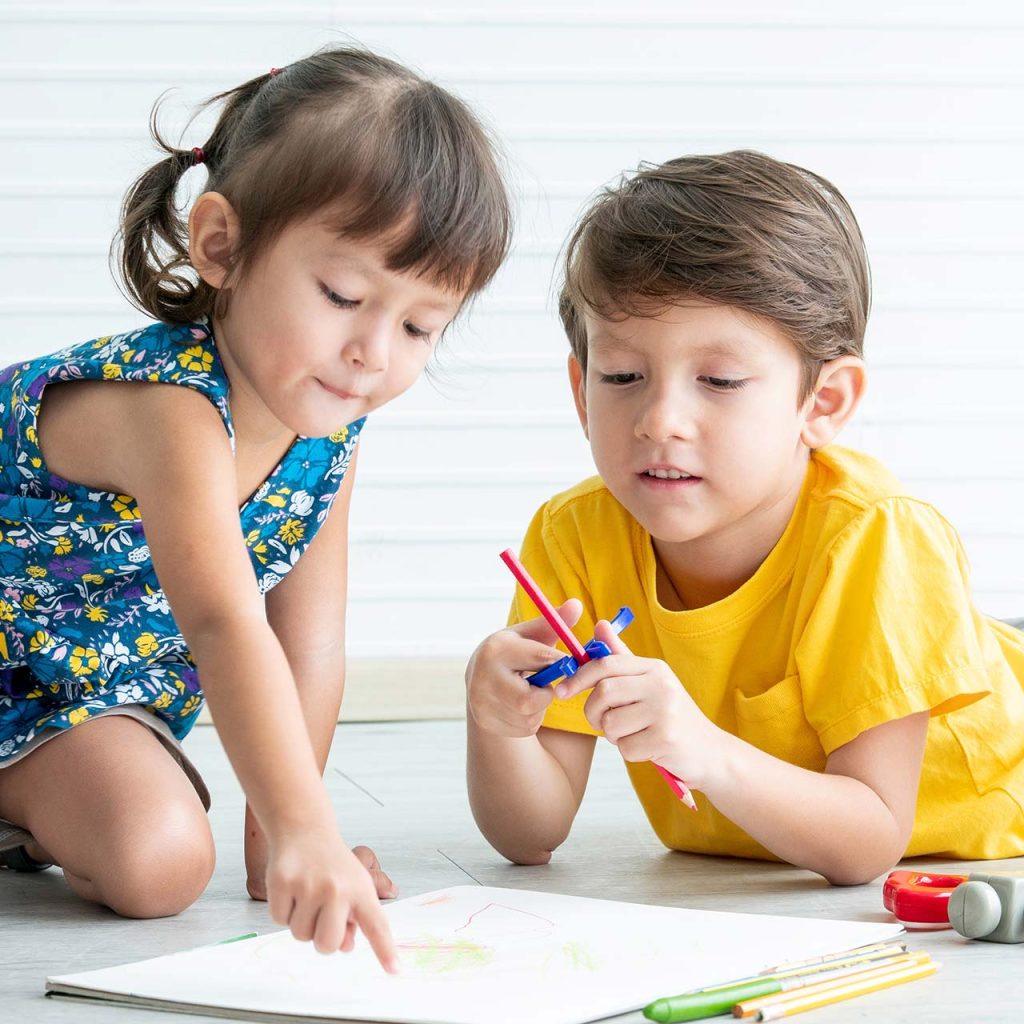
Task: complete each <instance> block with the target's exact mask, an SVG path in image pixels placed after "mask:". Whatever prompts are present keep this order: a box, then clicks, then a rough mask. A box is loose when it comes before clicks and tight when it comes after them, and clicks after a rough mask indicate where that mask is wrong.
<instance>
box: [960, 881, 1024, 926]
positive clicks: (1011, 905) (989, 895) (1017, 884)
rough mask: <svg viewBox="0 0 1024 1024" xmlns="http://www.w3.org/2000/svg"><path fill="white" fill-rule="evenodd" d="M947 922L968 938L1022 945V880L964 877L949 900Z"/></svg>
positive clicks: (1023, 920) (1023, 898)
mask: <svg viewBox="0 0 1024 1024" xmlns="http://www.w3.org/2000/svg"><path fill="white" fill-rule="evenodd" d="M949 923H950V924H951V925H952V926H953V927H954V928H955V929H956V930H957V931H958V932H959V933H960V934H961V935H965V936H967V938H969V939H982V940H984V941H985V942H1024V878H1013V877H1010V876H1007V875H983V874H977V873H972V874H970V875H968V876H967V881H966V882H964V883H963V884H962V885H958V886H957V887H956V888H955V889H954V890H953V893H952V895H951V896H950V897H949Z"/></svg>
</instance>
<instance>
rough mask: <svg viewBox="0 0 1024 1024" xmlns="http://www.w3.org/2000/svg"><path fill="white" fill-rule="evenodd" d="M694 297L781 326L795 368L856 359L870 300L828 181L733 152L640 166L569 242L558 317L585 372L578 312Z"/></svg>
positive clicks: (846, 209)
mask: <svg viewBox="0 0 1024 1024" xmlns="http://www.w3.org/2000/svg"><path fill="white" fill-rule="evenodd" d="M689 298H696V299H702V300H705V301H707V302H714V303H720V304H722V305H726V306H733V307H736V308H738V309H744V310H747V311H748V312H750V313H753V314H755V315H757V316H760V317H764V318H766V319H768V320H771V321H772V322H773V323H775V324H776V325H778V326H779V327H781V328H782V329H783V330H784V331H785V332H786V334H787V335H788V336H789V338H790V339H791V340H792V342H793V345H794V346H795V348H796V349H797V351H798V353H799V355H800V358H801V362H802V364H803V380H802V392H801V396H800V398H801V401H802V400H803V399H804V398H806V397H807V395H808V394H810V393H811V391H812V390H813V388H814V383H815V381H816V379H817V375H818V370H819V368H820V366H821V364H822V363H824V362H827V361H828V360H830V359H836V358H838V357H839V356H842V355H856V356H860V355H861V353H862V351H863V344H864V330H865V327H866V325H867V318H868V310H869V307H870V304H871V278H870V272H869V269H868V261H867V254H866V252H865V249H864V239H863V238H862V236H861V233H860V228H859V227H858V225H857V220H856V218H855V217H854V215H853V211H852V210H851V209H850V206H849V204H848V203H847V202H846V200H845V199H844V198H843V196H842V194H841V193H840V192H839V190H838V189H837V188H836V187H835V186H834V185H832V184H831V183H830V182H829V181H827V180H826V179H824V178H822V177H820V176H819V175H817V174H813V173H812V172H811V171H807V170H804V169H803V168H802V167H797V166H795V165H793V164H786V163H782V162H780V161H778V160H773V159H772V158H771V157H769V156H765V155H764V154H763V153H755V152H753V151H750V150H736V151H734V152H731V153H722V154H719V155H712V156H684V157H679V158H678V159H675V160H669V161H668V162H667V163H664V164H660V165H653V164H642V165H641V166H640V169H639V170H638V171H637V173H636V174H634V175H632V176H631V177H627V178H623V179H622V180H621V181H620V182H619V184H618V186H617V187H615V188H608V189H605V190H604V192H603V193H602V194H601V195H600V196H599V197H598V199H597V200H596V201H595V202H594V203H593V205H592V206H591V207H590V208H589V209H588V210H587V211H586V212H585V213H584V214H583V217H582V218H581V220H580V222H579V224H578V225H577V226H576V229H575V231H574V232H573V234H572V236H571V237H570V239H569V243H568V246H567V250H566V255H565V278H564V282H563V285H562V291H561V295H560V296H559V313H560V315H561V318H562V324H563V325H564V327H565V331H566V334H568V336H569V341H570V343H571V345H572V351H573V354H574V355H575V357H576V358H577V359H578V360H579V362H580V365H581V366H582V367H583V369H584V370H586V365H587V335H586V327H585V324H584V321H583V312H584V310H588V311H590V312H592V313H593V314H596V315H597V316H599V317H603V318H608V319H614V318H615V317H617V316H642V317H650V316H657V315H658V314H659V313H660V312H662V311H664V310H665V309H666V307H668V306H670V305H672V304H673V303H676V302H679V301H681V300H685V299H689Z"/></svg>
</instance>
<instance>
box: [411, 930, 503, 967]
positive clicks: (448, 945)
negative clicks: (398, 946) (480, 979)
mask: <svg viewBox="0 0 1024 1024" xmlns="http://www.w3.org/2000/svg"><path fill="white" fill-rule="evenodd" d="M402 948H403V949H407V950H409V951H410V952H412V953H413V954H414V957H415V963H416V966H417V967H418V968H419V969H420V970H423V971H430V972H432V973H434V974H444V973H446V972H448V971H460V970H464V969H466V968H469V967H486V966H487V964H489V963H491V961H493V960H494V950H493V949H491V948H490V947H488V946H481V945H480V944H479V943H476V942H470V941H469V940H468V939H455V940H452V939H439V938H432V937H428V938H424V939H421V940H420V941H418V942H415V943H409V944H408V945H404V944H403V946H402Z"/></svg>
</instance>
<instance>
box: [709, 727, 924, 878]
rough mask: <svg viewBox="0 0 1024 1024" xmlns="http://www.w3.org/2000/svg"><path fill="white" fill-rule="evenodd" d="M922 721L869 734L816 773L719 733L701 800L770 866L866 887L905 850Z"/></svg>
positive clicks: (913, 804) (840, 750)
mask: <svg viewBox="0 0 1024 1024" xmlns="http://www.w3.org/2000/svg"><path fill="white" fill-rule="evenodd" d="M928 718H929V712H927V711H920V712H917V713H915V714H912V715H907V716H906V717H904V718H898V719H895V720H894V721H891V722H886V723H884V724H882V725H878V726H875V727H874V728H873V729H868V730H866V731H865V732H863V733H861V734H860V735H859V736H858V737H857V738H856V739H853V740H851V741H850V742H849V743H847V744H845V745H843V746H841V747H839V748H838V749H836V750H834V751H833V752H832V754H831V755H830V756H829V758H828V761H827V762H826V766H825V771H824V772H814V771H809V770H808V769H806V768H798V767H796V766H795V765H791V764H788V763H787V762H785V761H781V760H779V759H778V758H776V757H772V756H771V755H770V754H766V753H765V752H764V751H762V750H758V749H757V748H756V747H753V746H751V745H750V744H748V743H745V742H744V741H743V740H740V739H739V738H737V737H735V736H732V735H730V734H728V733H722V742H721V743H720V745H719V747H718V749H717V751H716V753H715V756H714V757H713V758H712V759H711V760H710V761H709V765H708V774H707V778H706V779H704V780H701V784H700V786H699V788H700V789H701V790H703V792H704V793H705V795H706V796H707V797H708V799H709V800H711V802H712V803H713V804H714V805H715V807H716V808H717V809H718V810H719V811H720V812H721V813H722V814H724V815H725V816H726V817H727V818H729V819H730V820H732V821H734V822H735V823H736V824H737V825H739V826H740V827H741V828H743V829H744V830H745V831H746V832H747V833H749V834H750V835H751V836H752V837H753V838H754V839H756V840H757V841H758V842H759V843H761V845H762V846H764V847H765V848H766V849H768V850H770V851H771V852H772V853H774V854H775V855H776V856H778V857H781V858H782V859H783V860H786V861H789V862H790V863H791V864H796V865H798V866H800V867H805V868H809V869H810V870H812V871H817V872H818V873H819V874H821V875H823V876H824V877H825V878H826V879H828V881H830V882H832V883H833V884H834V885H858V884H861V883H864V882H869V881H871V880H872V879H874V878H877V877H878V876H879V875H881V874H883V873H884V872H885V871H887V870H888V869H889V868H891V867H892V866H893V865H894V864H895V863H896V862H897V861H898V860H899V859H900V858H901V857H902V856H903V854H904V852H905V851H906V849H907V844H908V843H909V842H910V835H911V831H912V830H913V826H914V811H915V808H916V805H917V787H918V781H919V779H920V775H921V764H922V761H923V759H924V746H925V737H926V734H927V731H928Z"/></svg>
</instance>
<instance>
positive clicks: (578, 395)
mask: <svg viewBox="0 0 1024 1024" xmlns="http://www.w3.org/2000/svg"><path fill="white" fill-rule="evenodd" d="M569 384H570V386H571V387H572V397H573V401H574V402H575V403H576V415H577V416H579V418H580V426H581V427H582V428H583V436H584V437H585V438H586V439H587V440H588V441H589V440H590V433H589V429H588V427H587V375H586V373H585V372H584V370H583V367H582V366H580V362H579V360H578V359H577V358H576V357H575V356H569Z"/></svg>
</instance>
